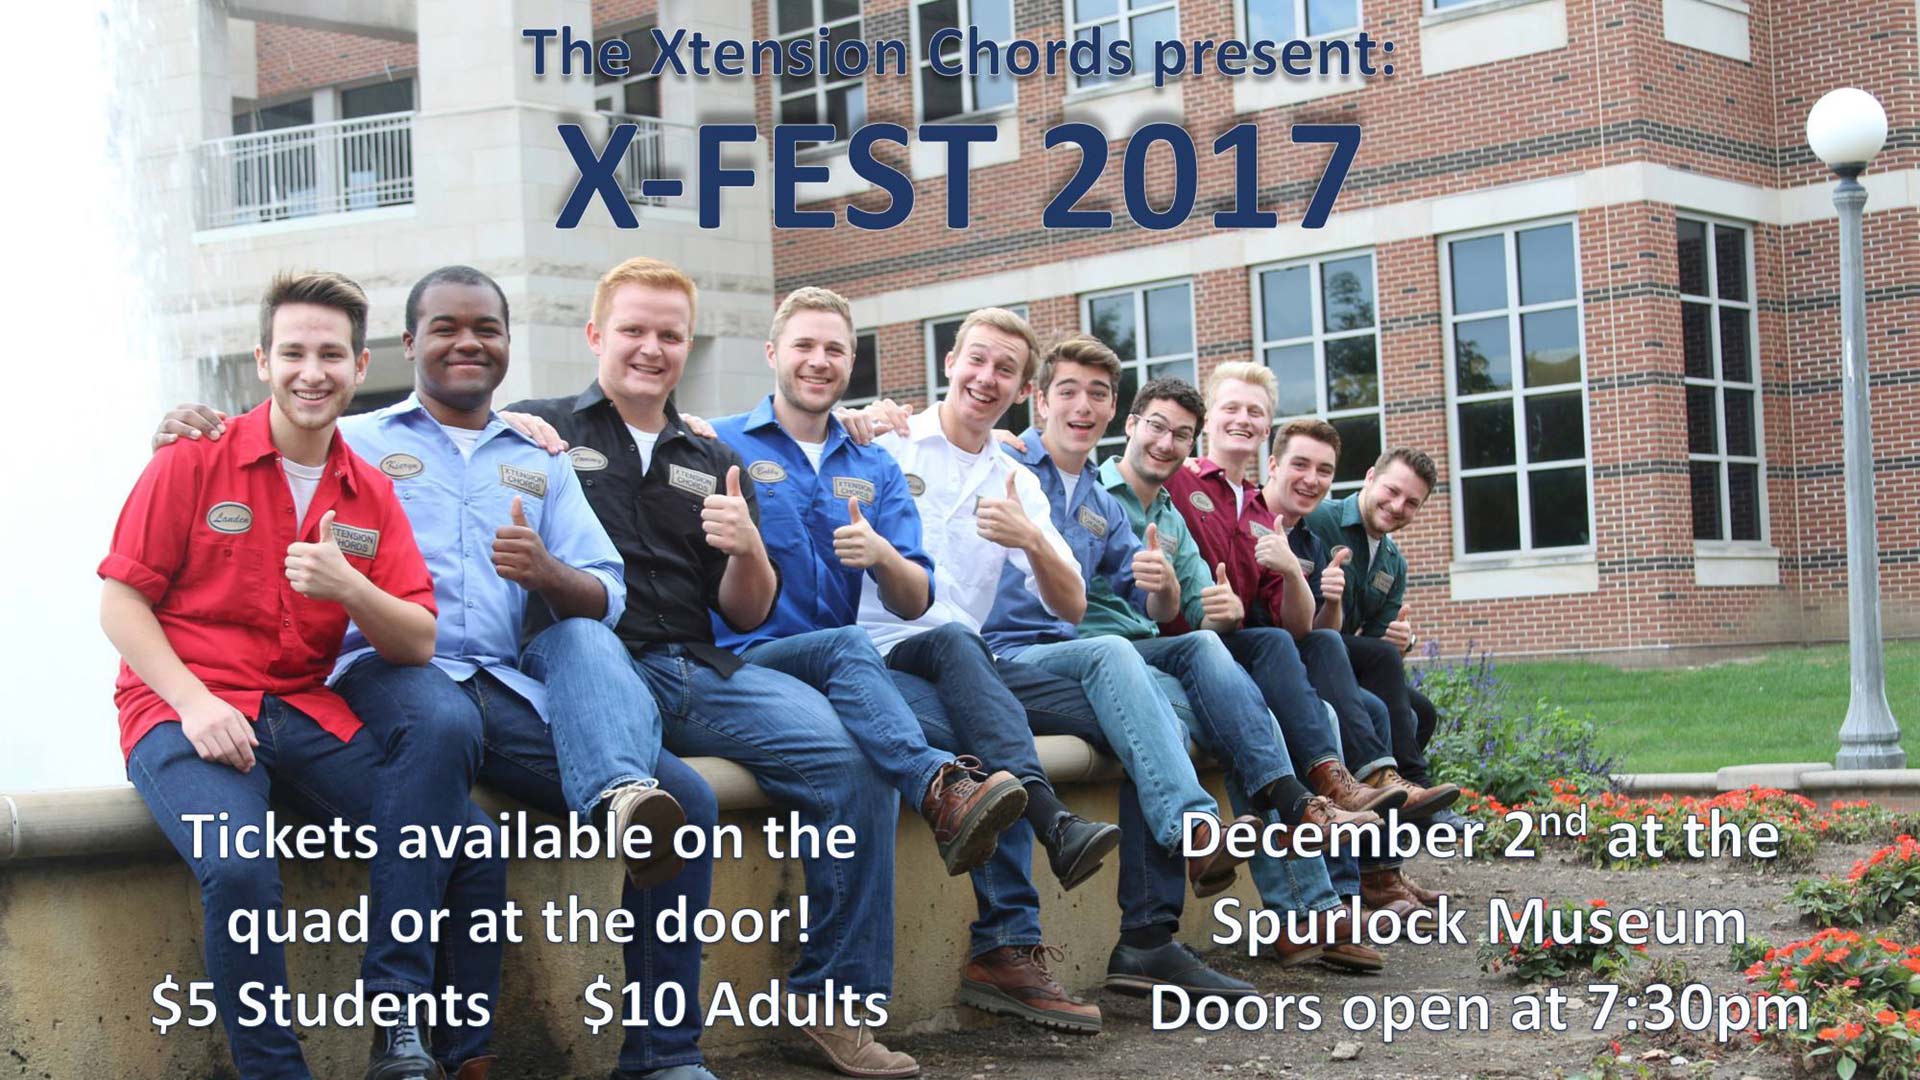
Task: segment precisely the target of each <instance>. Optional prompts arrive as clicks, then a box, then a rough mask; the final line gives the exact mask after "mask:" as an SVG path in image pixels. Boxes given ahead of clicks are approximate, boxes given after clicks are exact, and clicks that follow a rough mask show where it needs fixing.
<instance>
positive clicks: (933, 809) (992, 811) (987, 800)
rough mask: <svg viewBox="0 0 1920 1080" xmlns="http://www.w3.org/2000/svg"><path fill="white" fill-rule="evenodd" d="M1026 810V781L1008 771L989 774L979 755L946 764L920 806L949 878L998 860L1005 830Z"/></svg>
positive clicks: (929, 786)
mask: <svg viewBox="0 0 1920 1080" xmlns="http://www.w3.org/2000/svg"><path fill="white" fill-rule="evenodd" d="M1026 810H1027V789H1026V788H1024V787H1021V786H1020V781H1018V780H1015V779H1014V778H1013V774H1012V773H1009V772H1006V771H1004V770H1003V771H1000V772H996V773H993V774H992V775H991V776H989V775H988V774H987V773H986V772H984V771H983V766H982V765H981V764H980V759H979V758H977V757H959V758H955V759H954V760H952V761H949V762H947V763H946V764H945V765H942V766H940V771H939V772H937V773H935V774H934V777H933V782H932V783H930V784H928V785H927V797H926V799H925V800H924V801H922V802H921V804H920V815H921V816H922V817H924V818H926V819H927V824H928V825H929V826H931V827H932V828H933V841H934V843H935V844H936V845H938V846H939V848H940V861H942V862H944V863H946V865H947V873H948V875H949V876H957V875H960V874H964V873H966V872H967V871H969V870H973V869H975V868H977V867H979V866H980V865H981V864H982V863H984V862H986V861H987V860H988V859H991V858H993V851H994V848H996V847H998V846H999V844H1000V834H1001V833H1002V832H1004V831H1005V830H1006V829H1007V827H1008V826H1010V825H1012V824H1013V823H1014V822H1016V821H1018V820H1020V815H1021V814H1024V813H1026Z"/></svg>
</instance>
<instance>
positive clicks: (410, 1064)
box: [366, 1024, 447, 1080]
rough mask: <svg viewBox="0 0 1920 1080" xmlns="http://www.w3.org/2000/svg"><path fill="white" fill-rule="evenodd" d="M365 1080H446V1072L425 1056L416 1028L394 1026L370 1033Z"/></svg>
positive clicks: (429, 1056)
mask: <svg viewBox="0 0 1920 1080" xmlns="http://www.w3.org/2000/svg"><path fill="white" fill-rule="evenodd" d="M366 1080H447V1072H446V1070H445V1069H442V1068H441V1067H440V1063H439V1062H437V1061H435V1060H433V1055H432V1054H430V1053H428V1052H427V1044H426V1040H425V1039H422V1038H421V1037H420V1029H419V1028H417V1027H414V1026H413V1025H412V1024H395V1025H393V1026H392V1027H376V1028H374V1029H373V1053H372V1055H371V1056H370V1059H369V1061H368V1063H367V1076H366Z"/></svg>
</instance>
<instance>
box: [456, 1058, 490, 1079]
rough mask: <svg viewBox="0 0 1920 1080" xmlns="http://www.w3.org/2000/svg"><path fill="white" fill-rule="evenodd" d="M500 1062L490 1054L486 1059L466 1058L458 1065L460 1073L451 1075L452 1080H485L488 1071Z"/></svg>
mask: <svg viewBox="0 0 1920 1080" xmlns="http://www.w3.org/2000/svg"><path fill="white" fill-rule="evenodd" d="M498 1060H500V1059H499V1058H496V1057H494V1056H493V1055H492V1054H488V1055H487V1056H486V1057H477V1058H468V1059H467V1060H466V1061H464V1062H462V1063H461V1065H460V1071H459V1072H456V1073H454V1074H453V1080H487V1072H488V1070H490V1069H492V1068H493V1063H494V1062H496V1061H498Z"/></svg>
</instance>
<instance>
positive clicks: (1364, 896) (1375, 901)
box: [1360, 868, 1427, 915]
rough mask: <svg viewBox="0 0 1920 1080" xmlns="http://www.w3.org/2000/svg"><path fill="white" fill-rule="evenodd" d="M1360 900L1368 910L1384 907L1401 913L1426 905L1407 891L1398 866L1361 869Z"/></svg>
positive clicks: (1416, 909) (1404, 913)
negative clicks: (1383, 868)
mask: <svg viewBox="0 0 1920 1080" xmlns="http://www.w3.org/2000/svg"><path fill="white" fill-rule="evenodd" d="M1360 902H1361V903H1362V904H1364V905H1366V907H1367V909H1368V910H1369V911H1376V910H1382V909H1384V910H1388V911H1397V912H1399V913H1400V914H1401V915H1406V914H1407V913H1409V912H1413V911H1418V910H1420V909H1421V908H1424V907H1426V906H1427V905H1425V904H1423V903H1421V902H1420V898H1419V897H1417V896H1415V895H1413V893H1412V892H1410V891H1408V889H1407V883H1406V880H1405V879H1404V878H1402V877H1401V876H1400V871H1399V869H1398V868H1394V869H1389V870H1363V871H1361V872H1360ZM1396 905H1403V906H1396Z"/></svg>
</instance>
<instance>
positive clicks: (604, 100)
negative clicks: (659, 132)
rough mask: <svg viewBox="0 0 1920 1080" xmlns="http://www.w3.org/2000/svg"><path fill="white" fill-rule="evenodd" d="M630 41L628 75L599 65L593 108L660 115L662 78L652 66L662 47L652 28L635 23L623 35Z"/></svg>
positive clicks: (628, 45)
mask: <svg viewBox="0 0 1920 1080" xmlns="http://www.w3.org/2000/svg"><path fill="white" fill-rule="evenodd" d="M620 40H621V41H624V42H626V43H627V55H628V57H629V59H628V60H627V74H626V77H625V78H616V77H615V76H612V75H608V74H607V73H605V72H603V71H601V70H600V69H599V68H598V67H597V66H596V67H595V68H594V75H593V107H594V108H595V109H596V110H598V111H600V112H603V113H618V114H621V115H624V116H654V117H657V116H659V115H660V80H659V78H657V77H656V76H655V75H654V74H653V65H654V63H655V61H657V60H658V59H659V58H660V50H659V48H658V47H656V46H655V44H654V41H653V27H651V26H636V27H634V28H633V29H631V30H628V31H626V32H625V33H623V34H621V35H620Z"/></svg>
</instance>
